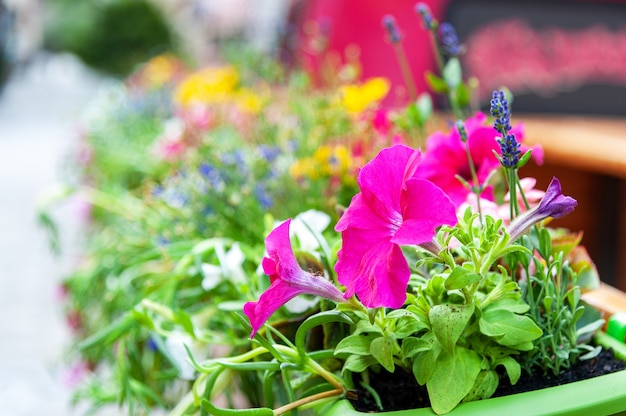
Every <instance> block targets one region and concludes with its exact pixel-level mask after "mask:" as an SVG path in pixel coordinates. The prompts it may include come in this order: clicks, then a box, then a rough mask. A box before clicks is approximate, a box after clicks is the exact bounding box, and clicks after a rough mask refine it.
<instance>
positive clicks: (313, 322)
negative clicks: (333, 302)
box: [296, 310, 353, 354]
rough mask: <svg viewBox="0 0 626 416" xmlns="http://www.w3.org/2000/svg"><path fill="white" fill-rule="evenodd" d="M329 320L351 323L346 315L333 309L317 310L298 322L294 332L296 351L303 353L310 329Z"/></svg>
mask: <svg viewBox="0 0 626 416" xmlns="http://www.w3.org/2000/svg"><path fill="white" fill-rule="evenodd" d="M330 322H340V323H344V324H349V325H352V324H353V322H352V320H351V319H350V317H348V315H346V314H345V313H342V312H338V311H334V310H332V311H325V312H319V313H317V314H315V315H313V316H311V317H309V318H308V319H306V320H305V321H304V322H302V324H300V326H299V327H298V331H297V332H296V348H297V349H298V352H300V354H304V352H305V350H306V348H305V345H306V336H307V334H308V333H309V331H310V330H311V329H313V328H315V327H316V326H319V325H323V324H326V323H330Z"/></svg>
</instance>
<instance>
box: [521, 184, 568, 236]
mask: <svg viewBox="0 0 626 416" xmlns="http://www.w3.org/2000/svg"><path fill="white" fill-rule="evenodd" d="M576 205H578V202H576V200H575V199H574V198H572V197H571V196H566V195H563V194H562V193H561V182H559V180H558V179H557V178H552V181H551V182H550V185H548V189H547V190H546V194H545V196H544V197H543V199H542V200H541V202H539V205H537V206H536V207H534V208H533V209H531V210H530V211H526V212H525V213H523V214H521V215H520V216H518V217H517V218H515V220H513V222H512V223H511V225H510V226H509V230H508V231H509V234H510V235H511V241H515V240H517V239H518V238H519V237H520V236H521V235H522V234H524V233H525V232H526V231H527V230H528V229H529V228H530V227H532V226H533V225H535V224H537V223H538V222H540V221H543V220H545V219H546V218H548V217H552V218H561V217H563V216H565V215H567V214H569V213H570V212H572V211H573V210H574V208H576Z"/></svg>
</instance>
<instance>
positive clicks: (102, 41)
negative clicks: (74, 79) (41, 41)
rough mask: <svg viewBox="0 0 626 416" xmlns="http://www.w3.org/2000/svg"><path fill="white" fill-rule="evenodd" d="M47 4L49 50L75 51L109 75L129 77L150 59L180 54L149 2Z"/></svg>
mask: <svg viewBox="0 0 626 416" xmlns="http://www.w3.org/2000/svg"><path fill="white" fill-rule="evenodd" d="M48 3H50V4H48V5H47V7H48V9H49V14H50V15H51V17H50V18H49V22H48V24H47V28H46V31H47V34H46V47H48V48H49V49H52V50H57V51H58V50H62V51H68V52H71V53H74V54H76V55H77V56H78V57H80V58H81V59H82V60H83V61H84V62H85V63H86V64H87V65H89V66H91V67H93V68H95V69H97V70H100V71H103V72H105V73H108V74H111V75H115V76H119V77H123V76H127V75H128V74H130V72H131V71H132V70H134V69H135V67H136V66H138V65H139V64H140V63H142V62H144V61H146V60H147V59H149V58H152V57H154V56H156V55H158V54H160V53H164V52H174V51H175V50H176V45H175V43H176V41H175V38H174V33H173V31H172V29H171V27H170V24H169V22H168V21H167V20H166V18H165V17H164V16H163V15H162V13H161V12H160V10H158V9H157V8H156V7H155V6H154V4H153V3H151V2H149V1H145V0H113V1H106V2H97V1H81V2H67V1H63V0H56V1H54V2H48Z"/></svg>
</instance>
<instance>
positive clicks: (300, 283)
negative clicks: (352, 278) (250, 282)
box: [243, 219, 344, 338]
mask: <svg viewBox="0 0 626 416" xmlns="http://www.w3.org/2000/svg"><path fill="white" fill-rule="evenodd" d="M290 223H291V220H290V219H289V220H287V221H285V222H283V223H282V224H281V225H279V226H278V227H276V228H275V229H274V230H273V231H272V232H271V233H270V234H269V235H268V236H267V238H266V239H265V247H266V249H267V254H268V257H265V258H263V264H262V265H263V271H264V272H265V274H267V275H268V276H269V277H270V281H271V284H270V287H269V288H268V289H267V290H266V291H265V292H263V294H262V295H261V297H260V298H259V300H258V301H257V302H247V303H246V304H245V305H244V307H243V312H244V313H245V314H246V316H247V317H248V319H250V325H252V334H251V336H250V337H251V338H252V337H254V335H255V334H256V333H257V331H258V330H259V329H260V328H261V327H262V326H263V324H264V323H265V322H266V321H267V320H268V319H269V317H270V316H271V315H272V314H273V313H274V312H276V311H277V310H278V308H280V307H281V306H282V305H284V304H285V303H287V302H288V301H290V300H291V299H293V298H294V297H296V296H298V295H301V294H304V293H308V294H311V295H316V296H321V297H324V298H327V299H330V300H333V301H335V302H343V301H344V299H343V293H341V291H340V290H339V289H337V288H336V287H335V286H334V285H333V284H332V283H331V282H329V281H328V280H326V279H324V278H323V277H322V276H317V275H314V274H311V273H309V272H306V271H304V270H302V269H301V268H300V266H299V265H298V262H297V261H296V257H295V256H294V254H293V250H292V248H291V241H290V240H289V225H290Z"/></svg>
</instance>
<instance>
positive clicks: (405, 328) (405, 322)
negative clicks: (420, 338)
mask: <svg viewBox="0 0 626 416" xmlns="http://www.w3.org/2000/svg"><path fill="white" fill-rule="evenodd" d="M424 329H428V326H427V325H426V324H424V323H423V322H422V321H420V320H419V319H418V318H417V317H416V316H414V315H413V316H411V317H406V318H402V319H400V320H398V322H397V323H396V327H395V329H394V331H393V332H394V334H395V335H396V337H398V338H406V337H408V336H411V335H413V334H415V333H416V332H419V331H422V330H424Z"/></svg>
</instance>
